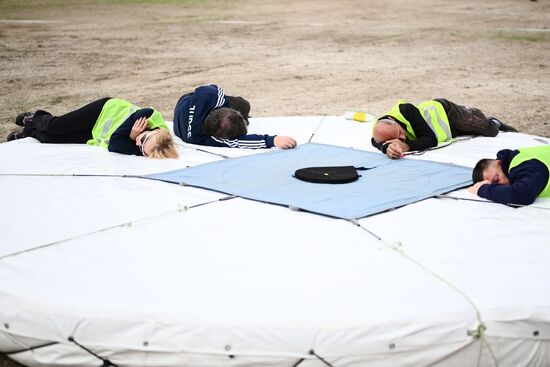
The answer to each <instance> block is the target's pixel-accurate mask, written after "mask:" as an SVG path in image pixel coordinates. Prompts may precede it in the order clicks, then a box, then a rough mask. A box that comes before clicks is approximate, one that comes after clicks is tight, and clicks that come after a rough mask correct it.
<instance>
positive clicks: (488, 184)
mask: <svg viewBox="0 0 550 367" xmlns="http://www.w3.org/2000/svg"><path fill="white" fill-rule="evenodd" d="M549 172H550V145H542V146H538V147H530V148H519V149H517V150H510V149H503V150H500V151H499V152H498V153H497V158H496V159H487V158H485V159H481V160H480V161H479V162H477V164H476V166H475V168H474V170H473V172H472V180H473V181H474V185H473V186H472V187H470V189H469V190H470V192H472V193H474V194H477V195H479V196H481V197H483V198H486V199H488V200H491V201H494V202H497V203H502V204H520V205H529V204H531V203H533V201H535V199H536V198H537V197H541V198H550V180H549V175H550V173H549Z"/></svg>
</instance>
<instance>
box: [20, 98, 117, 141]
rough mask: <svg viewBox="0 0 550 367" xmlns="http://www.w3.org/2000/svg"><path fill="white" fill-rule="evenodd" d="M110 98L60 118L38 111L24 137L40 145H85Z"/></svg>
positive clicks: (27, 127) (26, 128)
mask: <svg viewBox="0 0 550 367" xmlns="http://www.w3.org/2000/svg"><path fill="white" fill-rule="evenodd" d="M109 99H110V98H109V97H107V98H102V99H99V100H97V101H94V102H92V103H90V104H87V105H86V106H84V107H81V108H79V109H77V110H74V111H72V112H69V113H66V114H64V115H62V116H53V115H52V114H51V113H49V112H46V111H42V110H38V111H36V112H35V113H34V117H33V119H32V124H31V126H26V127H25V130H24V132H25V135H26V136H31V137H33V138H35V139H38V140H39V141H40V142H41V143H56V144H62V143H75V144H85V143H86V142H87V141H88V140H90V139H91V138H92V130H93V128H94V125H95V123H96V121H97V119H98V117H99V115H100V113H101V110H102V109H103V106H104V105H105V103H106V102H107V101H108V100H109Z"/></svg>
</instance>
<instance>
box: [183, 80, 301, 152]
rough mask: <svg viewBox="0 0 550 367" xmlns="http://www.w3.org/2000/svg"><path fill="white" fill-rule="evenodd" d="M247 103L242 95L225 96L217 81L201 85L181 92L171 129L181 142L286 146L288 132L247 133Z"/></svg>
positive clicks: (290, 144) (289, 141)
mask: <svg viewBox="0 0 550 367" xmlns="http://www.w3.org/2000/svg"><path fill="white" fill-rule="evenodd" d="M249 112H250V104H249V103H248V101H246V100H245V99H244V98H242V97H232V96H226V95H225V93H224V91H223V89H222V88H220V87H219V86H218V85H215V84H212V85H203V86H200V87H198V88H196V89H195V91H194V92H193V93H188V94H184V95H183V96H182V97H181V98H180V99H179V101H178V103H177V104H176V107H175V109H174V133H175V134H176V136H179V137H180V138H181V139H182V140H183V141H184V142H186V143H190V144H198V145H207V146H214V147H229V148H250V149H258V148H272V147H274V146H275V147H278V148H282V149H290V148H294V147H295V146H296V140H294V139H293V138H291V137H289V136H280V135H276V136H271V135H258V134H248V128H247V126H248V117H249V116H248V114H249Z"/></svg>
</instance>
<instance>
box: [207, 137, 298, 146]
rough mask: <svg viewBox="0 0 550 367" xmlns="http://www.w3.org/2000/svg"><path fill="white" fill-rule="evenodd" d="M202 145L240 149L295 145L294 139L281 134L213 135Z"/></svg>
mask: <svg viewBox="0 0 550 367" xmlns="http://www.w3.org/2000/svg"><path fill="white" fill-rule="evenodd" d="M201 144H202V145H209V146H212V147H225V148H241V149H262V148H273V147H277V148H281V149H292V148H294V147H295V146H296V140H294V138H291V137H290V136H282V135H275V136H271V135H258V134H247V135H241V136H239V137H238V138H237V139H220V138H216V137H213V136H209V137H207V138H206V139H205V140H203V141H202V142H201Z"/></svg>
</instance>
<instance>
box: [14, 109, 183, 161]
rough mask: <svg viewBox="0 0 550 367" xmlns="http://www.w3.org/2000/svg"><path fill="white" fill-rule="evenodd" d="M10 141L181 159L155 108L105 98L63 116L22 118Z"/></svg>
mask: <svg viewBox="0 0 550 367" xmlns="http://www.w3.org/2000/svg"><path fill="white" fill-rule="evenodd" d="M15 123H16V125H18V126H21V127H22V129H18V130H14V131H12V132H11V133H10V134H9V135H8V137H7V140H8V141H11V140H16V139H23V138H26V137H33V138H35V139H37V140H38V141H40V142H41V143H54V144H89V145H98V146H101V147H104V148H107V149H108V150H109V151H111V152H116V153H122V154H132V155H138V156H147V157H151V158H177V157H178V152H177V151H176V148H175V146H174V141H173V139H172V135H170V132H169V131H168V127H167V126H166V123H165V122H164V119H163V118H162V116H161V115H160V113H158V112H157V111H155V110H154V109H152V108H140V107H138V106H136V105H134V104H132V103H130V102H128V101H125V100H122V99H116V98H102V99H99V100H97V101H94V102H92V103H89V104H87V105H85V106H83V107H81V108H79V109H77V110H75V111H71V112H68V113H66V114H64V115H61V116H53V115H52V114H51V113H49V112H46V111H42V110H38V111H36V112H34V113H31V112H23V113H21V114H19V115H18V116H17V117H16V119H15Z"/></svg>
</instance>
